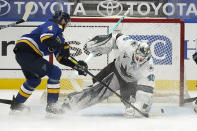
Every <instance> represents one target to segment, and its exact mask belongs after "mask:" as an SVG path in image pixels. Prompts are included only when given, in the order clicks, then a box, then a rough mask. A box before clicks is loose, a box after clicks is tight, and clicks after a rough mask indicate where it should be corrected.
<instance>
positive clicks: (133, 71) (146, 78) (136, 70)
mask: <svg viewBox="0 0 197 131" xmlns="http://www.w3.org/2000/svg"><path fill="white" fill-rule="evenodd" d="M140 44H142V43H141V42H139V41H135V40H133V39H131V38H130V37H129V36H127V35H122V36H120V37H118V39H117V40H116V47H117V48H118V50H119V52H120V54H119V55H118V57H117V59H116V61H115V67H116V69H117V71H118V72H119V74H120V76H121V77H122V78H123V79H124V80H125V81H127V82H134V81H137V82H138V85H146V86H151V87H154V67H153V61H152V58H151V56H150V57H149V58H147V59H146V60H145V61H144V62H143V63H141V64H138V63H137V62H136V61H135V58H134V57H135V52H136V50H137V48H138V47H139V45H140Z"/></svg>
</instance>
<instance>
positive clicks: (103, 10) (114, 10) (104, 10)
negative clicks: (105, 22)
mask: <svg viewBox="0 0 197 131" xmlns="http://www.w3.org/2000/svg"><path fill="white" fill-rule="evenodd" d="M122 10H123V7H122V4H120V3H119V2H117V1H113V0H106V1H102V2H100V3H99V4H98V6H97V12H98V13H99V14H100V15H102V16H112V15H119V14H120V13H121V12H122Z"/></svg>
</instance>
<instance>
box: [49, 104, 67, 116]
mask: <svg viewBox="0 0 197 131" xmlns="http://www.w3.org/2000/svg"><path fill="white" fill-rule="evenodd" d="M63 113H64V111H63V110H62V108H61V107H60V106H59V105H58V104H57V103H47V106H46V118H57V117H59V116H60V115H62V114H63Z"/></svg>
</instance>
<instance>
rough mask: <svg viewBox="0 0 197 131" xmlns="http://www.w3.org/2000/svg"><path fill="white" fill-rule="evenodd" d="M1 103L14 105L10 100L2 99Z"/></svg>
mask: <svg viewBox="0 0 197 131" xmlns="http://www.w3.org/2000/svg"><path fill="white" fill-rule="evenodd" d="M0 103H3V104H9V105H10V104H12V100H8V99H0Z"/></svg>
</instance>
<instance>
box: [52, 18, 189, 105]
mask: <svg viewBox="0 0 197 131" xmlns="http://www.w3.org/2000/svg"><path fill="white" fill-rule="evenodd" d="M118 20H119V18H72V19H71V21H72V23H71V25H69V27H67V29H66V30H65V32H64V35H65V37H66V38H68V40H69V41H70V40H76V41H80V42H81V43H82V44H84V43H85V42H86V41H87V39H88V38H89V37H90V35H91V36H95V35H99V34H103V33H104V34H107V33H108V31H109V29H110V28H112V27H113V26H114V25H115V24H116V22H117V21H118ZM76 27H77V28H76ZM103 30H105V31H103ZM116 31H121V32H122V33H124V34H128V35H131V36H133V37H132V38H133V39H136V40H145V41H148V44H151V45H152V47H151V51H152V53H153V54H154V55H153V60H154V64H156V66H155V67H156V68H157V67H158V66H159V68H158V69H156V78H157V77H158V76H159V77H160V75H164V77H165V78H163V77H161V80H160V78H158V81H156V84H157V85H158V86H159V90H160V89H161V90H163V89H162V88H166V87H167V86H168V85H169V83H171V85H174V86H175V87H172V88H173V89H170V91H169V92H170V94H171V91H174V90H176V89H177V90H178V101H179V105H180V106H182V105H183V101H184V97H186V96H184V95H185V92H186V91H187V90H186V89H184V86H185V84H184V22H183V21H182V20H180V19H133V18H125V19H124V20H123V21H122V23H121V24H120V25H119V27H118V28H117V30H116ZM79 32H81V34H78V33H79ZM84 37H85V38H84ZM82 38H83V39H82ZM156 42H157V43H156ZM73 46H74V45H73ZM160 46H161V47H160ZM71 47H72V45H71ZM79 48H80V49H81V50H83V49H85V46H84V45H83V46H81V45H76V47H74V48H71V50H74V51H75V53H74V54H75V55H77V56H74V57H75V58H77V59H78V60H79V59H81V60H85V59H86V58H87V50H85V51H84V52H85V53H86V54H85V53H82V52H81V50H80V49H79ZM157 50H158V51H157ZM72 53H73V52H72V51H71V54H72ZM83 54H84V55H83ZM154 57H155V58H154ZM113 58H114V56H113V57H112V55H111V56H110V55H107V56H106V57H105V58H100V59H99V57H95V58H93V60H92V61H90V62H89V63H88V65H89V67H90V71H92V72H94V71H95V72H96V71H97V72H98V70H101V69H102V68H103V67H105V66H106V65H107V64H108V63H109V62H110V60H112V59H113ZM49 59H50V61H51V62H52V63H55V61H54V62H53V56H50V57H49ZM98 61H100V62H101V61H102V62H101V63H100V62H98ZM103 62H104V64H103ZM56 64H58V63H56ZM98 65H99V66H100V67H99V68H98ZM60 66H61V65H60ZM96 66H97V67H96ZM165 67H167V68H166V69H165ZM168 67H169V68H168ZM61 68H62V70H63V71H68V73H66V72H65V73H64V72H63V73H62V74H63V75H64V74H69V76H68V75H66V76H62V79H64V77H65V78H70V75H71V73H70V71H71V70H70V69H69V68H67V67H64V66H61ZM162 70H163V71H162ZM71 72H72V73H73V71H71ZM158 74H159V75H158ZM166 77H167V78H166ZM71 78H72V80H73V78H74V79H75V77H73V75H72V76H71ZM168 78H169V79H168ZM76 79H78V77H76ZM82 79H83V78H82ZM163 79H167V80H165V81H164V82H165V84H163ZM170 79H172V81H173V80H175V82H172V81H171V80H170ZM161 81H162V82H161ZM62 82H63V80H61V82H60V85H61V86H68V85H65V81H64V82H63V83H64V84H61V83H62ZM66 82H69V81H67V80H66ZM160 82H161V83H160ZM78 83H80V82H78ZM158 83H159V84H158ZM61 88H66V89H71V88H72V87H61ZM185 88H186V87H185ZM167 90H168V87H167ZM166 97H168V94H167V95H166Z"/></svg>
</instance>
